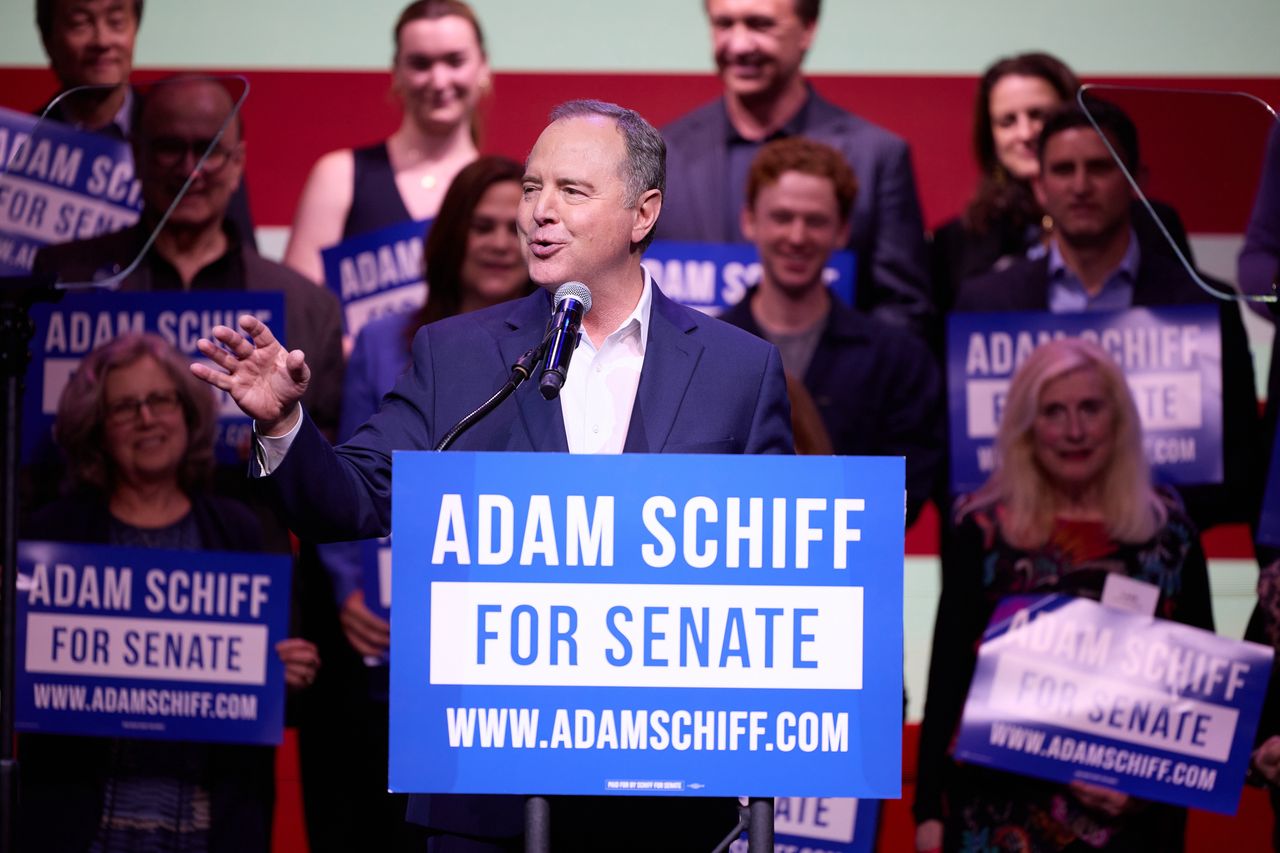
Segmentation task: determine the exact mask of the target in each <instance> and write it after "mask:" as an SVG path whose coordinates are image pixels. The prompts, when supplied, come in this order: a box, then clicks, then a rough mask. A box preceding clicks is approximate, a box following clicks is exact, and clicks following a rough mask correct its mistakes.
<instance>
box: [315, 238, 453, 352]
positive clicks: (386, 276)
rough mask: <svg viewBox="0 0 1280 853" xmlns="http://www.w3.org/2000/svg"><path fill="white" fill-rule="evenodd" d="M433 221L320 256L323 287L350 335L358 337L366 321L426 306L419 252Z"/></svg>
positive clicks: (348, 243) (346, 243) (353, 240)
mask: <svg viewBox="0 0 1280 853" xmlns="http://www.w3.org/2000/svg"><path fill="white" fill-rule="evenodd" d="M433 221H434V220H431V219H423V220H421V221H413V220H411V221H409V222H401V223H398V224H396V225H388V226H387V227H386V228H379V229H378V230H377V231H370V232H369V233H367V234H359V235H357V236H355V237H351V238H349V239H347V240H343V241H342V242H341V243H338V244H337V245H335V246H330V247H329V248H327V249H324V250H322V251H321V252H320V257H321V259H322V260H323V261H324V281H325V284H326V285H327V286H328V288H329V289H330V290H332V291H333V293H334V295H335V296H337V297H338V301H339V302H340V303H342V316H343V320H344V322H345V323H346V332H347V334H348V335H350V336H351V337H353V338H354V337H355V336H356V335H358V334H360V330H361V329H362V328H364V325H365V323H368V322H369V321H370V320H376V319H378V318H379V317H384V316H386V315H387V314H396V313H400V312H403V311H412V310H414V309H416V308H420V307H422V304H423V303H424V302H426V299H427V285H426V280H425V279H424V278H423V272H424V267H423V260H422V258H423V246H424V245H425V243H426V239H427V232H429V231H430V230H431V223H432V222H433Z"/></svg>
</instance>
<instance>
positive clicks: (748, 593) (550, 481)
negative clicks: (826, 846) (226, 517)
mask: <svg viewBox="0 0 1280 853" xmlns="http://www.w3.org/2000/svg"><path fill="white" fill-rule="evenodd" d="M903 479H904V470H903V460H902V459H901V458H850V457H782V456H768V457H765V456H696V455H689V456H680V455H671V456H662V455H641V454H635V455H632V454H623V455H620V456H589V455H582V456H576V455H575V456H571V455H567V454H521V453H445V454H429V453H421V452H419V453H405V452H401V453H396V455H395V460H394V465H393V488H394V492H393V493H394V495H395V497H394V500H393V502H392V504H393V518H392V526H393V529H394V530H395V535H394V537H393V542H392V545H393V549H394V564H395V572H394V575H393V577H392V585H393V588H394V599H395V617H394V618H393V619H392V622H391V632H392V642H391V650H392V651H391V653H392V665H391V750H390V754H391V759H390V768H389V770H390V785H391V788H392V789H393V790H396V791H414V792H424V793H511V794H529V793H546V794H617V795H637V794H643V795H655V794H660V795H670V796H737V795H739V794H743V793H746V792H750V793H751V794H752V795H757V796H787V797H855V796H860V797H877V798H884V797H898V796H900V790H901V781H902V780H901V765H902V755H901V730H902V570H903V509H902V506H903V505H902V495H903Z"/></svg>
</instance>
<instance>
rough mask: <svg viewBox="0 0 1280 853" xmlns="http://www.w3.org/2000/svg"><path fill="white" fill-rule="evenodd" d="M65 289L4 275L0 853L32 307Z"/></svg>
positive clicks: (6, 805) (14, 784)
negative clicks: (24, 380) (20, 463)
mask: <svg viewBox="0 0 1280 853" xmlns="http://www.w3.org/2000/svg"><path fill="white" fill-rule="evenodd" d="M61 298H62V291H61V290H58V289H57V288H55V287H54V277H53V276H6V277H3V278H0V380H2V381H3V387H4V392H3V394H4V396H3V403H0V406H3V412H4V426H3V429H4V452H3V454H2V455H0V487H2V488H3V489H4V497H3V525H4V536H3V538H4V553H3V554H2V555H0V559H3V561H4V566H3V583H2V584H0V605H2V613H0V647H2V648H3V652H0V658H3V668H2V671H0V853H11V851H13V850H14V849H16V843H17V820H18V760H17V757H16V754H15V752H14V682H15V680H16V675H17V665H18V662H17V660H16V659H15V657H14V656H15V654H16V651H15V649H16V646H17V643H16V640H17V633H18V608H17V595H18V453H19V450H20V448H21V444H22V441H21V437H22V420H21V418H20V414H21V412H20V408H21V405H22V378H23V376H24V375H25V374H26V371H27V365H28V363H29V362H30V361H31V352H30V350H29V349H28V347H29V346H30V344H31V338H32V336H33V335H34V334H35V325H34V324H33V323H32V322H31V319H30V316H29V314H30V311H31V306H32V305H34V304H36V303H37V302H57V301H58V300H59V299H61Z"/></svg>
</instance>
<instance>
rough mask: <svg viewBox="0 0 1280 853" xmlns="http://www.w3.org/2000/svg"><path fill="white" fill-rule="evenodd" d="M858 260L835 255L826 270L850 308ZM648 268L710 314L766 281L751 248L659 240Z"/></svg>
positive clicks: (675, 295) (667, 289) (669, 290)
mask: <svg viewBox="0 0 1280 853" xmlns="http://www.w3.org/2000/svg"><path fill="white" fill-rule="evenodd" d="M853 261H854V258H853V252H850V251H847V250H845V251H839V252H834V253H832V255H831V260H830V261H828V263H827V267H826V269H825V270H824V271H823V277H824V278H825V279H826V281H827V287H829V288H831V292H832V293H834V294H835V295H836V296H838V297H840V298H841V299H843V300H844V301H845V302H846V303H847V304H849V305H852V304H853V288H854V280H853V279H854V272H855V269H856V268H855V266H854V262H853ZM644 265H645V268H646V269H648V270H649V273H650V274H651V275H652V276H653V280H654V281H656V282H657V283H658V287H661V288H662V292H663V293H664V294H666V295H667V296H668V297H670V298H671V299H674V300H675V301H676V302H680V303H682V304H684V305H688V306H689V307H690V308H697V309H698V310H699V311H704V312H706V313H708V314H720V313H721V312H723V311H724V310H725V309H727V308H731V307H733V306H734V305H737V304H738V303H739V302H741V301H742V298H743V297H744V296H746V295H747V290H748V289H750V288H751V287H752V286H753V285H755V284H756V283H758V282H759V281H760V253H759V252H757V251H756V247H755V246H753V245H752V244H750V243H697V242H692V241H685V240H655V241H654V242H653V244H652V245H651V246H649V248H648V249H646V250H645V253H644Z"/></svg>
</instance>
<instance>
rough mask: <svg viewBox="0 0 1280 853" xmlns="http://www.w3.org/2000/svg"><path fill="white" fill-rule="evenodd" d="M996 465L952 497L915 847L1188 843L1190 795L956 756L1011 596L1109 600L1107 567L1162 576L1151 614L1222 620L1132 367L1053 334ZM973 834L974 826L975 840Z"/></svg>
mask: <svg viewBox="0 0 1280 853" xmlns="http://www.w3.org/2000/svg"><path fill="white" fill-rule="evenodd" d="M995 451H996V452H995V457H996V466H995V470H994V471H993V473H992V474H991V477H990V478H989V479H988V480H987V482H986V483H985V484H984V485H983V486H982V487H981V488H980V489H979V490H978V491H977V492H975V493H973V494H972V495H968V496H965V497H962V498H960V500H959V501H958V503H957V506H956V512H955V515H956V524H957V533H956V535H955V537H954V539H953V541H952V542H951V544H950V546H949V551H950V553H948V554H947V555H945V560H944V563H943V564H944V565H945V566H947V567H948V571H947V572H946V573H944V575H943V578H942V595H941V598H940V599H939V602H938V616H937V622H936V624H935V627H934V637H933V655H932V658H931V659H930V664H929V686H928V695H927V697H926V703H925V713H924V721H923V724H922V726H921V732H920V758H919V766H918V781H917V787H916V802H915V816H916V821H917V835H916V847H917V849H918V850H922V851H925V850H942V849H946V850H962V849H966V847H965V845H966V844H967V843H969V842H972V841H973V840H974V839H976V838H979V837H986V838H988V843H989V844H991V845H993V846H995V847H996V848H998V849H1014V848H1012V847H1007V846H1006V844H1015V843H1016V844H1017V845H1018V846H1017V848H1016V849H1020V850H1026V851H1029V853H1030V851H1041V850H1045V851H1047V850H1055V851H1058V850H1151V851H1170V850H1180V849H1182V845H1183V834H1184V829H1185V823H1186V814H1185V812H1184V811H1183V810H1182V809H1177V808H1174V807H1171V806H1165V805H1159V804H1155V803H1148V802H1141V801H1138V800H1136V799H1134V798H1131V797H1128V796H1127V795H1125V794H1121V793H1119V792H1117V791H1113V790H1110V789H1107V788H1099V787H1095V786H1091V785H1084V784H1082V783H1073V784H1071V785H1066V786H1064V785H1059V784H1056V783H1051V782H1042V781H1039V780H1036V779H1030V778H1027V777H1023V776H1019V775H1016V774H1014V773H1008V772H1002V771H998V770H994V769H991V768H986V767H975V766H966V765H963V764H959V763H957V762H955V761H954V760H952V758H951V757H950V755H949V754H948V751H949V744H950V742H951V740H952V738H953V736H954V734H955V731H956V729H957V727H958V725H959V722H960V717H961V712H962V710H963V708H964V702H965V697H966V694H967V691H968V688H969V682H970V681H971V679H972V677H973V671H974V667H975V665H976V661H977V647H978V644H979V642H980V640H981V638H982V634H983V631H984V630H985V629H986V627H987V623H988V621H989V620H990V618H991V614H992V613H993V611H994V610H995V608H996V605H997V604H998V603H999V601H1000V599H1001V598H1003V597H1005V596H1010V595H1021V594H1049V593H1058V594H1065V595H1073V596H1079V597H1085V598H1091V599H1094V600H1098V599H1100V598H1101V596H1102V590H1103V586H1104V584H1105V583H1106V579H1107V576H1108V575H1111V574H1123V575H1126V576H1128V577H1130V578H1135V579H1137V580H1139V581H1143V582H1145V583H1148V584H1150V585H1152V586H1154V587H1156V589H1157V591H1158V593H1159V598H1158V603H1157V606H1156V616H1158V617H1160V618H1164V619H1173V620H1177V621H1179V622H1183V623H1186V624H1188V625H1193V626H1195V627H1199V628H1205V629H1207V630H1213V616H1212V612H1211V609H1210V600H1209V581H1208V572H1207V569H1206V566H1205V558H1204V554H1203V552H1202V551H1201V550H1200V543H1199V536H1198V534H1197V531H1196V529H1195V527H1194V526H1193V525H1192V523H1191V522H1190V520H1189V519H1188V518H1187V516H1186V514H1185V512H1184V511H1183V508H1182V504H1181V502H1180V500H1179V499H1178V497H1177V495H1176V493H1174V492H1173V491H1172V490H1169V489H1167V488H1163V487H1159V488H1158V487H1155V486H1153V485H1152V482H1151V472H1150V469H1149V467H1148V466H1147V462H1146V459H1145V458H1144V456H1143V449H1142V427H1141V423H1140V422H1139V419H1138V412H1137V408H1136V407H1135V405H1134V402H1133V397H1132V395H1131V394H1130V392H1129V388H1128V384H1127V383H1126V381H1125V378H1124V375H1123V374H1122V373H1121V372H1120V370H1119V368H1118V367H1117V366H1116V364H1115V362H1114V361H1113V359H1112V358H1111V357H1110V356H1109V355H1108V354H1107V353H1106V351H1104V350H1103V349H1102V348H1101V347H1099V346H1098V345H1097V344H1095V343H1093V342H1091V341H1088V340H1084V339H1080V338H1063V339H1061V340H1056V341H1052V342H1049V343H1046V344H1043V345H1042V346H1040V347H1039V348H1037V349H1036V350H1035V351H1034V352H1033V353H1032V354H1031V355H1030V356H1029V357H1028V358H1027V360H1026V361H1025V362H1024V363H1023V364H1022V366H1021V367H1019V369H1018V371H1017V372H1016V373H1015V374H1014V377H1013V380H1012V382H1011V383H1010V386H1009V393H1008V398H1007V402H1006V405H1005V408H1004V412H1003V414H1002V416H1001V420H1000V426H999V430H998V432H997V436H996V447H995ZM966 839H967V841H966Z"/></svg>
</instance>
